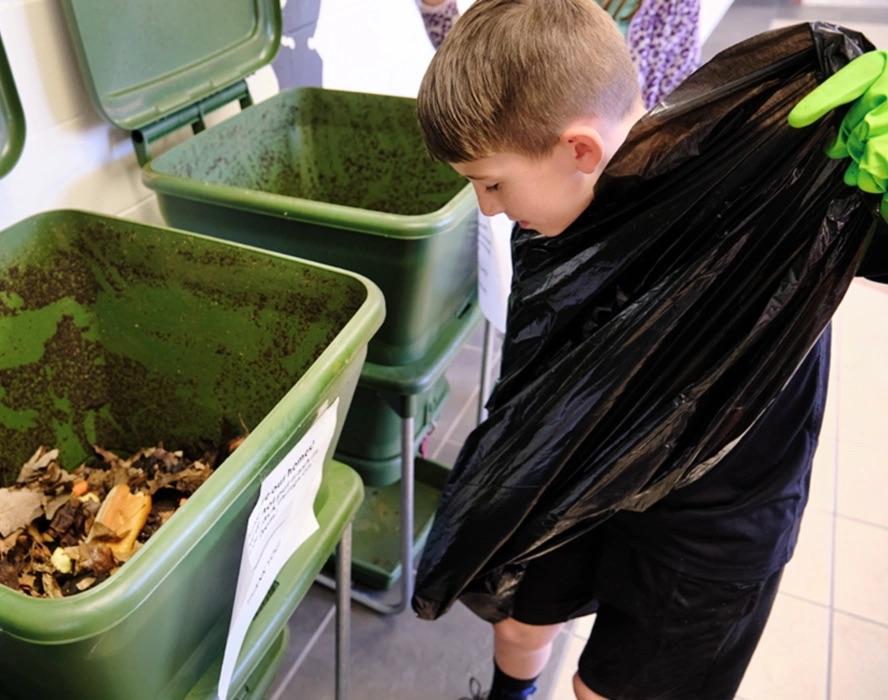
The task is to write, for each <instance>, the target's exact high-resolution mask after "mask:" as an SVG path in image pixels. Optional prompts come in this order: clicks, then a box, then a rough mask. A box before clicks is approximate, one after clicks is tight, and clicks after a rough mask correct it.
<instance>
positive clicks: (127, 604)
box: [0, 209, 385, 645]
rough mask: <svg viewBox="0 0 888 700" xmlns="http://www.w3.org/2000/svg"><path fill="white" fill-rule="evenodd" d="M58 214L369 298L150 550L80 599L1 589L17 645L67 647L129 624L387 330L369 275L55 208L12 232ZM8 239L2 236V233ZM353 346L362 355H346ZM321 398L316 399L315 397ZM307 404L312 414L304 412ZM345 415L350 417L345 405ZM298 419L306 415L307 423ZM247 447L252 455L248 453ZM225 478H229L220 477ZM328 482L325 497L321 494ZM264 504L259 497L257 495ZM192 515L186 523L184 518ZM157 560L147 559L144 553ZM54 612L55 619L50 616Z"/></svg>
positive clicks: (0, 603)
mask: <svg viewBox="0 0 888 700" xmlns="http://www.w3.org/2000/svg"><path fill="white" fill-rule="evenodd" d="M58 215H74V216H78V217H80V216H85V217H89V218H92V219H103V220H106V221H107V220H110V221H116V222H120V223H124V224H127V225H131V226H137V227H145V228H151V229H161V230H168V231H173V232H176V233H180V234H182V235H185V236H188V237H192V238H197V239H201V240H205V241H207V242H209V243H212V244H213V245H218V246H232V247H235V248H242V249H245V250H249V251H251V252H255V253H260V254H262V255H268V256H272V257H277V258H283V259H285V260H292V261H296V262H299V263H304V264H306V265H309V266H311V267H316V268H323V269H326V270H330V271H332V272H336V273H339V274H341V275H344V276H347V277H350V278H353V279H356V280H358V281H359V282H361V283H362V284H363V285H364V288H365V290H366V297H365V299H364V301H363V302H362V303H361V306H360V307H359V309H358V310H357V311H356V312H355V314H354V315H353V316H352V318H351V319H349V320H348V321H347V322H346V323H345V325H344V326H343V327H342V328H341V329H340V331H339V333H337V334H336V337H335V338H334V339H333V340H332V341H331V342H330V344H329V345H328V346H327V347H326V348H324V350H323V351H322V352H321V354H320V355H319V356H318V358H317V359H316V360H315V361H314V362H313V363H312V365H311V366H310V367H309V368H308V370H307V371H306V372H305V374H303V375H302V376H301V377H299V379H298V380H297V381H296V382H295V383H294V384H293V386H291V387H290V388H289V389H288V390H287V392H286V393H285V394H284V395H283V396H282V397H281V398H280V399H279V400H278V401H277V403H276V404H275V405H274V407H273V408H272V409H271V410H270V411H269V413H268V414H266V416H265V417H264V418H263V419H262V420H261V421H260V422H259V423H258V424H257V425H256V427H255V428H254V429H253V431H252V432H251V433H250V434H249V435H248V436H247V437H246V439H245V440H244V442H243V444H242V445H241V447H240V448H239V449H237V450H236V451H235V452H233V453H232V454H231V455H229V456H228V458H227V459H225V461H224V462H222V464H220V465H219V467H218V469H216V471H215V472H214V473H213V475H212V476H211V477H210V478H209V479H208V480H207V481H206V483H204V484H203V485H202V486H201V488H200V489H198V490H197V491H196V492H195V493H194V494H193V495H192V496H191V498H189V499H188V502H187V503H186V504H185V505H184V506H182V508H180V509H179V510H178V511H177V512H176V513H175V514H174V515H173V517H172V518H170V520H169V521H167V522H166V523H165V524H164V526H163V527H162V528H160V529H159V530H158V531H157V533H156V534H154V535H153V536H152V537H151V539H150V540H149V541H148V543H147V544H146V545H144V546H143V547H142V548H141V549H139V551H138V552H136V553H135V554H134V555H133V556H132V558H131V559H129V561H127V562H126V564H125V565H124V566H121V568H120V570H119V571H118V572H117V573H115V574H114V575H113V576H110V577H109V578H108V579H106V580H105V581H103V582H102V583H100V584H98V585H97V586H95V587H94V588H90V589H88V590H86V591H83V592H82V593H78V594H77V595H73V596H69V597H66V598H32V597H30V596H27V595H26V594H24V593H22V592H20V591H14V590H12V589H11V588H7V587H5V586H0V610H2V611H3V613H2V616H0V629H2V631H3V633H4V634H8V635H10V636H12V637H15V638H17V639H20V640H23V641H27V642H30V643H40V644H46V645H56V644H69V643H72V642H77V641H81V640H84V639H88V638H90V637H93V636H96V635H98V634H101V633H103V632H105V631H107V630H109V629H111V628H113V627H115V626H117V625H119V624H121V623H123V622H125V620H126V618H127V617H129V615H131V614H132V613H133V612H135V611H136V610H137V609H138V608H139V607H140V606H141V605H142V604H143V603H144V601H145V600H146V599H147V598H148V597H149V596H150V595H151V593H152V592H153V591H154V590H156V589H157V588H158V587H159V586H160V585H161V584H162V583H163V581H164V580H165V579H166V578H167V577H168V576H169V575H170V573H171V572H172V571H173V570H174V569H175V567H176V566H177V565H178V563H179V562H180V561H182V560H183V559H184V558H185V557H187V556H188V555H189V553H190V552H191V551H192V550H193V549H194V547H195V546H197V544H198V542H199V541H200V540H201V538H202V537H203V536H204V535H205V534H206V533H207V532H209V531H211V530H212V529H213V527H214V525H215V524H216V523H217V522H219V521H220V520H221V519H222V518H223V517H225V515H226V508H227V506H229V505H231V504H232V503H235V502H236V501H237V500H238V499H239V498H241V496H242V495H243V494H244V493H245V492H246V491H247V490H248V489H249V488H250V487H251V486H252V485H253V483H254V482H256V481H258V480H261V478H263V477H264V475H265V473H266V472H267V471H269V470H270V468H272V467H270V468H269V469H267V470H265V472H263V470H262V467H263V466H264V465H274V464H277V463H278V462H279V461H280V459H282V458H283V457H284V456H285V455H286V454H287V452H288V451H289V450H290V449H291V448H292V447H293V445H294V444H295V443H296V441H297V440H298V439H299V437H300V436H301V435H302V434H303V433H304V430H305V429H306V428H307V426H309V425H311V423H312V422H314V421H315V420H317V419H318V418H319V417H320V415H321V414H322V413H323V412H324V411H325V410H326V409H327V408H328V407H329V405H330V402H329V400H321V398H320V397H322V396H323V395H324V393H325V392H326V391H327V389H329V387H330V386H331V385H333V384H334V383H335V382H336V381H337V379H338V378H339V376H340V372H339V370H341V369H342V368H343V367H346V366H348V364H349V363H350V362H351V361H353V360H354V359H355V358H356V356H360V357H357V359H360V360H363V356H365V355H366V345H367V342H368V341H369V339H370V337H372V335H373V333H375V332H376V330H377V329H378V328H379V326H380V325H381V324H382V320H383V317H384V304H385V302H384V299H383V295H382V292H381V291H380V290H379V288H378V287H377V286H376V285H375V284H374V283H373V282H372V281H371V280H370V279H368V278H366V277H364V276H363V275H360V274H357V273H354V272H351V271H349V270H342V269H340V268H337V267H334V266H331V265H324V264H322V263H316V262H314V261H311V260H304V259H302V258H296V257H294V256H290V255H284V254H282V253H276V252H274V251H268V250H264V249H261V248H256V247H253V246H248V245H243V244H240V243H230V242H228V241H222V240H220V239H218V238H213V237H211V236H206V235H203V234H198V233H193V232H191V231H182V230H179V229H173V228H170V227H165V226H155V225H153V224H143V223H140V222H134V221H130V220H128V219H123V218H120V217H113V216H106V215H104V214H96V213H94V212H89V211H84V210H79V209H57V210H49V211H45V212H40V213H37V214H34V215H32V216H30V217H27V218H25V219H22V220H21V221H19V222H17V223H16V224H13V226H15V225H17V224H20V223H24V222H30V221H34V220H39V219H42V218H53V217H55V216H58ZM0 235H2V232H0ZM349 347H352V348H356V349H354V350H351V351H347V349H348V348H349ZM311 397H316V398H311ZM306 405H308V407H309V410H307V411H305V410H303V408H304V407H305V406H306ZM338 410H339V411H344V407H343V406H342V405H341V404H340V406H339V408H338ZM298 414H302V418H301V420H300V419H298ZM245 448H246V449H245ZM223 472H224V478H217V477H221V476H222V473H223ZM323 489H324V483H323V482H322V485H321V491H319V495H320V494H321V493H323ZM256 498H257V499H258V491H257V493H256ZM182 511H185V512H189V513H190V515H191V517H190V518H189V519H183V518H181V517H178V516H179V513H180V512H182ZM146 551H147V552H149V553H151V557H150V558H146V556H147V555H146V554H145V552H146ZM48 612H51V613H52V614H47V613H48Z"/></svg>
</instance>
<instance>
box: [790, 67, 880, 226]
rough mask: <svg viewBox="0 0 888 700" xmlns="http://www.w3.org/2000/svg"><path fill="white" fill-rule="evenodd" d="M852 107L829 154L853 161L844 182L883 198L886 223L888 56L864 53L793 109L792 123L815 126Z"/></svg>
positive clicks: (827, 152)
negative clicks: (842, 109) (839, 109)
mask: <svg viewBox="0 0 888 700" xmlns="http://www.w3.org/2000/svg"><path fill="white" fill-rule="evenodd" d="M848 103H852V104H851V107H850V108H849V109H848V112H847V114H846V115H845V118H844V119H843V120H842V124H841V126H840V127H839V134H838V136H837V137H836V141H835V143H833V144H832V145H831V146H830V147H829V148H828V149H827V151H826V154H827V155H828V156H829V157H830V158H850V159H851V163H850V165H849V166H848V170H847V171H846V172H845V182H846V183H847V184H849V185H851V186H856V187H859V188H860V189H861V190H863V191H864V192H868V193H871V194H877V195H882V207H881V210H882V216H883V218H884V219H885V220H886V221H888V51H870V52H869V53H865V54H863V55H862V56H859V57H857V58H856V59H854V60H853V61H851V63H849V64H848V65H847V66H845V67H844V68H842V70H840V71H838V72H837V73H835V74H834V75H832V76H830V77H829V78H827V79H826V80H825V81H824V82H823V83H821V84H820V85H819V86H818V87H817V88H815V89H814V90H813V91H812V92H811V93H810V94H809V95H807V96H806V97H805V98H804V99H802V100H801V102H799V103H798V104H797V105H796V106H795V107H794V108H793V110H792V112H790V114H789V124H790V126H794V127H797V128H798V127H804V126H807V125H809V124H813V123H814V122H815V121H817V120H819V119H820V118H821V117H823V116H824V115H825V114H827V113H828V112H831V111H832V110H834V109H835V108H837V107H840V106H841V105H845V104H848Z"/></svg>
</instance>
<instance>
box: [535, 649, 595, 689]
mask: <svg viewBox="0 0 888 700" xmlns="http://www.w3.org/2000/svg"><path fill="white" fill-rule="evenodd" d="M584 646H586V640H584V639H581V638H580V637H577V636H575V635H572V634H571V635H568V639H567V643H566V644H565V645H564V649H563V650H562V653H561V658H560V659H558V670H557V672H556V674H555V685H554V686H553V687H551V688H549V689H548V690H546V689H543V691H544V692H545V693H546V694H545V695H544V696H543V697H542V698H540V700H570V699H571V698H573V697H574V692H573V677H574V674H575V673H576V672H577V662H578V661H579V659H580V654H582V653H583V647H584ZM554 661H555V659H553V660H552V662H554ZM550 663H551V662H550Z"/></svg>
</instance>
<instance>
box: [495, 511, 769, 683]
mask: <svg viewBox="0 0 888 700" xmlns="http://www.w3.org/2000/svg"><path fill="white" fill-rule="evenodd" d="M781 573H782V570H781V571H778V572H777V573H775V574H773V575H772V576H770V577H768V578H767V579H765V580H758V581H740V582H730V583H726V582H723V581H708V580H704V579H701V578H695V577H692V576H688V575H685V574H680V573H678V572H677V571H675V570H673V569H670V568H668V567H666V566H664V565H662V564H660V563H658V562H656V561H654V560H652V559H651V558H650V557H646V556H645V555H644V554H643V553H641V552H638V551H636V550H634V549H632V548H631V547H629V546H628V545H626V544H624V543H623V541H622V540H620V539H618V538H616V537H612V536H610V534H609V533H608V530H607V527H603V528H599V529H598V530H595V531H594V532H593V533H592V534H591V535H587V536H586V537H584V538H582V539H581V540H577V541H575V542H572V543H571V544H569V545H567V546H565V547H563V548H561V549H559V550H556V551H555V552H552V553H551V554H548V555H546V556H544V557H541V558H539V559H536V560H534V561H533V562H532V564H531V565H530V566H529V567H528V570H527V572H526V575H525V577H524V579H523V580H522V582H521V584H520V586H519V588H518V591H517V594H516V597H515V606H514V611H513V614H512V616H513V617H514V618H515V619H516V620H518V621H519V622H523V623H525V624H530V625H548V624H554V623H557V622H564V621H566V620H569V619H572V618H575V617H581V616H583V615H588V614H590V613H592V612H596V611H597V613H598V614H597V616H596V619H595V625H594V627H593V628H592V634H591V636H590V637H589V641H588V642H587V644H586V647H585V649H584V650H583V653H582V655H581V656H580V661H579V669H578V672H579V675H580V678H581V679H582V680H583V682H584V683H585V684H586V685H587V686H588V687H589V688H591V689H592V690H594V691H595V692H596V693H598V694H599V695H603V696H604V697H606V698H609V699H610V700H636V699H637V700H722V699H723V698H724V699H725V700H730V699H731V698H733V697H734V695H735V694H736V691H737V688H738V686H739V685H740V681H741V680H742V679H743V673H744V672H745V671H746V667H747V665H748V664H749V661H750V659H751V658H752V653H753V652H754V651H755V647H756V645H757V644H758V640H759V638H760V637H761V634H762V630H763V629H764V627H765V622H766V621H767V619H768V615H769V614H770V611H771V606H772V605H773V603H774V599H775V597H776V596H777V587H778V585H779V582H780V575H781Z"/></svg>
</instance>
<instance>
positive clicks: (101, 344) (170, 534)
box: [0, 212, 384, 700]
mask: <svg viewBox="0 0 888 700" xmlns="http://www.w3.org/2000/svg"><path fill="white" fill-rule="evenodd" d="M383 313H384V312H383V302H382V296H381V294H380V293H379V290H378V289H377V288H376V287H375V286H374V285H373V284H372V283H370V282H369V281H368V280H366V279H363V278H360V277H359V276H357V275H354V274H351V273H346V272H343V271H340V270H334V269H330V268H326V267H324V266H320V265H316V264H313V263H307V262H305V261H299V260H293V259H289V258H286V257H284V256H280V255H276V254H273V253H267V252H262V251H257V250H251V249H249V248H246V247H243V246H235V245H230V244H225V243H222V242H219V241H215V240H212V239H209V238H206V237H204V236H197V235H194V234H189V233H185V232H179V231H173V230H169V229H159V228H154V227H149V226H143V225H139V224H134V223H131V222H126V221H121V220H116V219H109V218H104V217H99V216H95V215H91V214H85V213H81V212H51V213H48V214H44V215H40V216H37V217H34V218H31V219H27V220H25V221H23V222H20V223H18V224H16V225H15V226H13V227H11V228H9V229H7V230H5V231H2V232H0V387H2V388H0V444H2V445H3V450H2V454H0V459H2V461H0V475H2V476H3V478H4V479H5V480H6V481H9V480H10V479H11V478H14V476H15V474H16V473H17V469H18V466H19V465H20V464H21V463H22V462H23V461H24V460H25V459H26V458H27V457H28V456H29V454H30V452H32V451H33V450H34V449H35V447H36V446H37V445H40V444H44V445H56V446H58V447H60V449H61V451H62V459H63V464H64V465H65V466H66V467H74V466H76V465H77V464H78V463H79V462H80V460H81V459H82V458H83V457H84V456H85V455H86V450H87V446H88V444H89V443H91V442H95V443H98V444H101V445H103V446H105V447H108V448H111V449H120V450H133V449H136V448H138V447H140V446H144V445H150V444H154V443H156V442H157V441H160V440H162V441H163V442H164V444H165V445H167V446H168V447H172V446H184V445H186V444H193V443H195V442H198V441H210V442H216V441H218V440H219V439H221V438H224V437H225V436H226V434H227V433H228V431H229V429H230V428H232V427H233V429H234V430H238V426H240V425H241V423H242V422H243V424H245V425H247V426H249V427H250V428H251V430H252V432H251V433H250V435H249V436H248V437H247V439H246V440H245V441H244V442H243V444H242V445H241V447H240V448H239V449H238V450H236V451H235V452H234V453H233V454H232V455H230V456H229V457H228V459H226V460H225V462H224V463H223V464H222V465H220V467H219V469H218V471H217V472H216V473H215V474H214V475H213V476H212V477H211V478H210V479H209V480H208V481H207V482H206V483H205V484H204V485H203V486H202V487H201V488H200V489H199V490H198V491H197V492H196V493H195V494H194V496H193V497H192V498H190V499H189V500H188V502H187V503H186V504H185V506H184V507H182V508H181V509H180V510H179V511H178V512H177V513H176V514H175V515H174V516H173V517H172V518H171V519H170V521H169V522H168V523H166V524H165V525H164V526H163V528H161V529H160V530H159V531H158V532H157V534H155V535H154V537H152V539H151V540H150V541H149V542H148V543H147V544H146V545H145V546H144V547H143V548H142V549H140V550H139V551H138V552H137V553H136V554H135V555H134V556H133V557H132V559H130V560H129V561H128V562H127V563H126V565H124V566H123V567H122V568H121V570H120V571H119V572H117V573H116V574H115V575H114V576H112V577H110V578H109V579H107V580H106V581H104V582H103V583H101V584H100V585H98V586H96V587H95V588H93V589H90V590H88V591H85V592H83V593H81V594H79V595H77V596H73V597H71V598H64V599H56V600H40V599H33V598H29V597H27V596H25V595H24V594H22V593H19V592H17V591H13V590H11V589H8V588H4V587H0V688H2V691H3V692H4V693H5V694H6V695H7V696H8V697H15V698H28V699H29V700H30V699H32V698H41V700H42V699H46V698H65V699H66V700H70V698H91V699H93V700H100V699H103V698H108V699H115V700H116V699H119V698H128V699H129V700H136V699H140V698H164V699H166V698H170V699H173V698H179V697H183V696H184V695H185V693H186V692H188V691H189V689H190V688H191V687H192V686H193V685H194V683H195V681H196V680H197V679H198V678H199V677H200V675H201V673H202V672H203V671H204V669H205V668H206V667H207V666H208V665H209V664H210V663H211V662H213V661H214V660H215V659H216V658H217V657H219V656H220V655H221V653H222V650H223V647H224V636H225V627H226V626H227V620H228V618H229V616H230V611H231V606H232V604H233V600H234V592H235V587H236V580H237V573H238V568H239V563H240V555H241V549H242V544H243V537H244V533H245V531H246V522H247V518H248V516H249V513H250V511H251V509H252V507H253V505H254V504H255V502H256V500H257V497H258V491H259V486H260V482H261V480H262V478H263V477H264V476H265V475H266V474H267V473H268V472H269V471H270V470H271V469H272V468H273V467H274V466H275V465H276V464H277V463H278V461H279V460H280V459H281V458H282V457H283V456H284V455H285V454H286V453H287V452H288V451H289V450H290V449H291V448H292V446H293V445H294V444H295V443H296V442H297V441H298V440H299V439H300V437H301V436H302V435H303V434H304V433H305V431H306V430H307V429H308V428H309V427H310V425H311V424H312V423H313V421H314V420H316V418H317V417H318V416H319V415H320V413H321V412H322V411H323V410H324V409H325V408H326V407H327V406H329V405H330V404H331V402H333V401H334V400H335V399H337V398H338V399H339V409H338V415H337V437H338V431H339V430H341V426H342V421H343V419H344V416H345V414H346V411H347V410H348V404H349V402H350V400H351V397H352V393H353V391H354V387H355V385H356V383H357V380H358V377H359V375H360V369H361V365H362V363H363V361H364V358H365V354H366V344H367V342H368V340H369V338H370V337H371V336H372V334H373V332H374V331H375V330H376V328H377V327H378V326H379V324H380V323H381V320H382V316H383ZM335 439H336V438H334V444H333V445H331V447H330V451H329V454H328V455H327V457H328V458H329V457H330V455H331V454H332V451H333V449H334V446H335ZM316 507H317V504H316ZM327 554H329V552H327V553H326V554H325V555H324V556H326V555H327Z"/></svg>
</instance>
